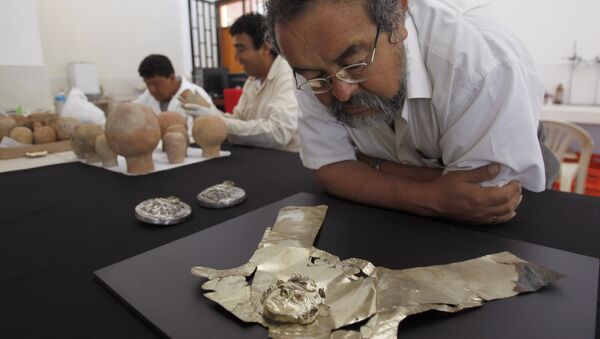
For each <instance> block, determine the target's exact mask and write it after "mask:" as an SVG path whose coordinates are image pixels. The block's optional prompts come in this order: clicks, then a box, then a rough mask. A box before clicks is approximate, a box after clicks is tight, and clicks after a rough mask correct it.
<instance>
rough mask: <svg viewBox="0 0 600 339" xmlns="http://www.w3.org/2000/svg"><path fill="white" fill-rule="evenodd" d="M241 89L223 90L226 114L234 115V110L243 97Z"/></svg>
mask: <svg viewBox="0 0 600 339" xmlns="http://www.w3.org/2000/svg"><path fill="white" fill-rule="evenodd" d="M242 92H243V91H242V89H241V88H226V89H224V90H223V96H224V97H225V112H227V113H233V109H234V108H235V106H237V103H238V101H239V100H240V97H241V96H242Z"/></svg>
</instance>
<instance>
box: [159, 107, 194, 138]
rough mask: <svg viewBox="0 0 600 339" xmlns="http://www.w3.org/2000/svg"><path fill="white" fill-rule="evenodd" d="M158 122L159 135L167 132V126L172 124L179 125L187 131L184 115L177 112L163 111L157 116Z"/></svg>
mask: <svg viewBox="0 0 600 339" xmlns="http://www.w3.org/2000/svg"><path fill="white" fill-rule="evenodd" d="M158 123H159V125H160V135H161V136H163V135H165V133H167V128H169V126H173V125H181V126H183V127H184V128H185V130H186V131H187V120H186V117H185V116H183V115H182V114H180V113H177V112H163V113H161V114H160V115H159V116H158Z"/></svg>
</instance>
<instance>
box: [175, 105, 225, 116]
mask: <svg viewBox="0 0 600 339" xmlns="http://www.w3.org/2000/svg"><path fill="white" fill-rule="evenodd" d="M181 107H183V109H184V110H185V113H186V114H188V115H191V116H193V117H196V118H197V117H203V116H207V115H216V116H220V117H222V116H223V115H224V113H223V112H221V111H220V110H219V109H218V108H216V107H214V106H211V107H205V106H202V105H198V104H191V103H190V104H183V103H182V104H181Z"/></svg>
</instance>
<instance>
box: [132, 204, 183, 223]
mask: <svg viewBox="0 0 600 339" xmlns="http://www.w3.org/2000/svg"><path fill="white" fill-rule="evenodd" d="M191 213H192V209H191V208H190V205H188V204H186V203H185V202H182V201H181V200H179V198H177V197H166V198H153V199H148V200H144V201H142V202H141V203H139V204H138V205H137V206H135V217H136V218H138V219H139V220H141V221H143V222H147V223H150V224H154V225H174V224H179V223H181V222H183V221H184V220H185V219H187V218H188V217H189V216H190V215H191Z"/></svg>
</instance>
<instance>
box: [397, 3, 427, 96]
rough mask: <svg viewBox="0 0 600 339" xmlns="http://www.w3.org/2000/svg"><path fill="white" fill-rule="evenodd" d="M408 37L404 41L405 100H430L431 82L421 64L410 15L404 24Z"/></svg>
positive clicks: (421, 57)
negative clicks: (405, 69)
mask: <svg viewBox="0 0 600 339" xmlns="http://www.w3.org/2000/svg"><path fill="white" fill-rule="evenodd" d="M404 24H405V26H406V30H407V31H408V37H407V38H406V40H405V41H404V50H405V51H406V68H407V72H408V75H407V84H406V86H407V98H408V99H431V95H432V93H431V92H432V91H431V82H430V81H429V76H428V74H427V69H426V68H425V63H424V62H423V55H422V54H421V46H419V36H418V32H417V28H416V26H415V23H414V21H413V19H412V16H411V15H410V14H407V16H406V20H405V22H404Z"/></svg>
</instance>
